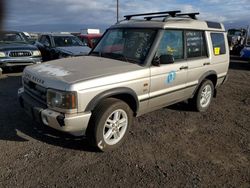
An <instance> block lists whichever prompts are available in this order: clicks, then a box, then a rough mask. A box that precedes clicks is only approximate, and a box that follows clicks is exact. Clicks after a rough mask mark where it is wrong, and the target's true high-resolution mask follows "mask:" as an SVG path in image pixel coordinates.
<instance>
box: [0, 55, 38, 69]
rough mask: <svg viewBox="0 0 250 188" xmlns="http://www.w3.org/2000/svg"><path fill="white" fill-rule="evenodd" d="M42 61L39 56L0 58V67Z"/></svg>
mask: <svg viewBox="0 0 250 188" xmlns="http://www.w3.org/2000/svg"><path fill="white" fill-rule="evenodd" d="M41 62H42V58H41V57H20V58H11V57H6V58H0V67H12V66H26V65H33V64H38V63H41Z"/></svg>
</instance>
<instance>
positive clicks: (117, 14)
mask: <svg viewBox="0 0 250 188" xmlns="http://www.w3.org/2000/svg"><path fill="white" fill-rule="evenodd" d="M116 22H117V23H118V22H119V0H116Z"/></svg>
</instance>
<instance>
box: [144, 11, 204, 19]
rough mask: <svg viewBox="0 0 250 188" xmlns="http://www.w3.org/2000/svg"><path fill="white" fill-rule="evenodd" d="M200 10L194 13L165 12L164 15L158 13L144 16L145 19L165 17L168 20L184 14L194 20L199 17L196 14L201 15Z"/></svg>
mask: <svg viewBox="0 0 250 188" xmlns="http://www.w3.org/2000/svg"><path fill="white" fill-rule="evenodd" d="M199 14H200V13H199V12H194V13H182V14H175V15H171V14H164V15H157V16H147V17H144V19H146V20H148V21H149V20H152V19H153V18H164V19H163V21H166V19H168V18H169V17H182V16H188V17H190V18H192V19H194V20H196V19H197V17H196V15H199Z"/></svg>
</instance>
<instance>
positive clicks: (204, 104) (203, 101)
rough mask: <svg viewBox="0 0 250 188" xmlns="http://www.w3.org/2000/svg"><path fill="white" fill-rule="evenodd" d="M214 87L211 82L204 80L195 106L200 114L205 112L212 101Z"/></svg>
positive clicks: (197, 94) (195, 99)
mask: <svg viewBox="0 0 250 188" xmlns="http://www.w3.org/2000/svg"><path fill="white" fill-rule="evenodd" d="M213 95H214V85H213V83H212V81H211V80H204V81H203V82H202V84H201V86H200V88H199V90H198V92H197V93H196V95H195V97H194V99H193V104H194V106H195V108H196V110H197V111H198V112H205V111H206V110H207V109H208V108H209V105H210V103H211V101H212V98H213Z"/></svg>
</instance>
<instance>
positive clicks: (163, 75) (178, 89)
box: [149, 30, 188, 109]
mask: <svg viewBox="0 0 250 188" xmlns="http://www.w3.org/2000/svg"><path fill="white" fill-rule="evenodd" d="M161 55H170V56H173V57H174V62H173V63H169V64H160V66H158V67H157V66H151V68H150V72H151V83H150V94H149V96H150V100H149V108H152V109H153V108H158V107H161V106H164V105H167V104H170V103H175V102H176V101H179V100H181V99H184V98H185V97H186V94H185V92H184V90H185V88H186V80H187V69H188V66H187V62H186V61H185V60H184V38H183V31H182V30H164V34H163V36H162V39H161V42H160V45H159V47H158V49H157V52H156V56H157V57H160V56H161Z"/></svg>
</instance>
